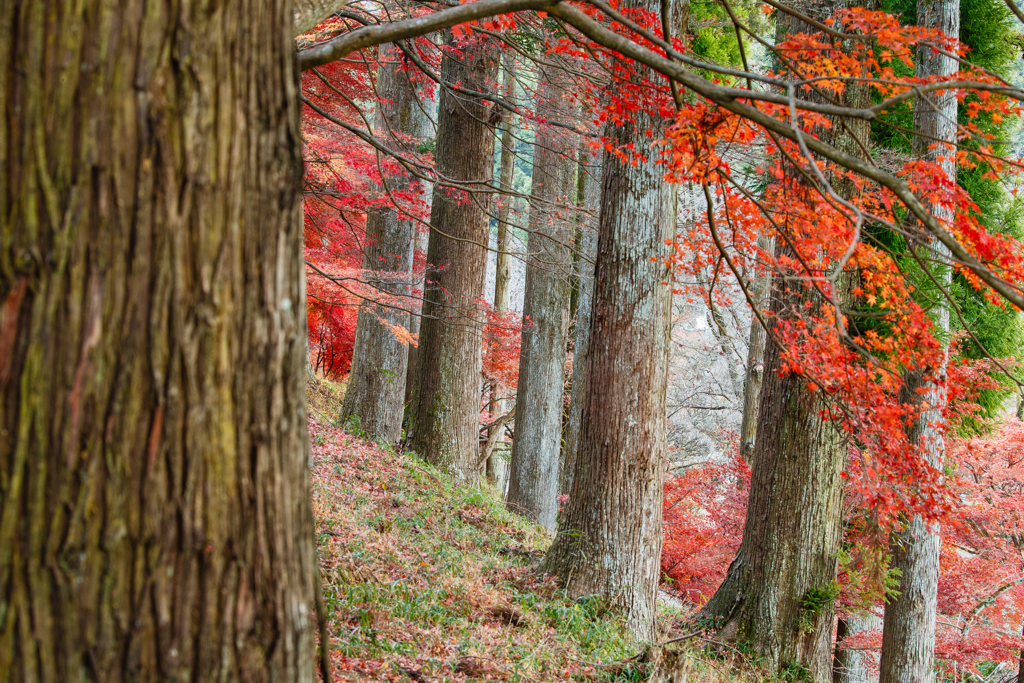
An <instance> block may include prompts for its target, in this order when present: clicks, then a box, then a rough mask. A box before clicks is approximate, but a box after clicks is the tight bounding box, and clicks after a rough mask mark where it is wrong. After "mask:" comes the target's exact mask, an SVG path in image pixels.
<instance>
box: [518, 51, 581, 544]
mask: <svg viewBox="0 0 1024 683" xmlns="http://www.w3.org/2000/svg"><path fill="white" fill-rule="evenodd" d="M568 85H569V83H568V81H567V79H563V78H559V73H558V72H557V71H555V70H551V71H549V72H548V74H547V78H546V79H545V80H544V81H542V82H541V84H540V87H539V92H538V102H537V117H538V119H539V120H541V121H550V120H569V119H571V118H572V114H573V112H572V107H565V106H564V105H563V106H559V103H558V101H559V100H560V99H561V97H562V94H563V92H564V90H565V88H566V87H567V86H568ZM576 146H577V145H576V140H575V139H573V138H572V137H570V136H569V135H568V134H567V133H566V131H564V130H561V129H559V128H556V127H554V126H550V125H540V126H539V128H538V130H537V137H536V143H535V145H534V149H535V151H534V156H533V183H532V189H531V192H530V219H529V229H530V234H529V238H528V243H527V259H526V292H525V295H524V298H523V337H522V353H521V355H520V358H519V386H518V392H517V394H516V432H515V439H514V440H513V441H512V462H511V466H510V469H509V485H508V499H507V500H508V508H509V509H510V510H512V511H514V512H518V513H520V514H523V515H525V516H527V517H529V518H531V519H533V520H536V521H537V522H539V523H540V524H541V525H542V526H543V527H544V528H545V529H547V530H548V531H549V532H553V531H554V530H555V517H556V514H557V512H558V500H557V499H558V464H559V459H558V454H559V450H560V446H561V442H562V392H563V388H564V384H565V353H566V348H565V345H566V341H567V337H568V332H569V285H570V278H571V270H572V260H571V257H570V253H569V248H568V246H567V245H568V244H569V243H570V242H571V241H572V218H573V216H572V212H571V211H570V210H569V207H570V206H571V205H570V203H569V201H570V197H571V195H572V191H573V189H574V186H575V180H576V174H575V170H576V168H575V167H576Z"/></svg>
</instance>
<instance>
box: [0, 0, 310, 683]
mask: <svg viewBox="0 0 1024 683" xmlns="http://www.w3.org/2000/svg"><path fill="white" fill-rule="evenodd" d="M292 22H293V17H292V8H291V3H290V2H288V1H287V0H285V1H273V0H272V1H270V2H265V3H258V4H251V3H250V4H245V5H243V4H242V3H226V2H213V3H207V4H204V5H202V7H200V6H199V5H197V4H195V3H180V4H179V3H150V2H143V1H142V0H124V1H123V2H121V3H119V4H118V5H117V7H116V8H114V7H113V6H112V5H111V3H108V2H101V1H100V0H82V1H76V2H70V1H67V0H33V1H32V2H24V1H21V0H14V1H13V2H10V1H9V2H5V3H3V4H2V5H0V92H2V93H4V96H3V98H2V100H0V102H2V104H0V107H2V108H3V121H4V124H3V125H4V132H3V134H2V136H0V168H2V169H3V170H2V180H0V215H2V216H3V221H4V222H3V223H2V225H0V245H2V247H0V302H2V304H0V433H2V434H3V438H0V679H2V680H18V681H99V680H104V681H120V680H148V681H154V680H168V681H171V680H174V681H187V680H204V681H205V680H219V681H312V680H313V677H314V666H313V662H314V637H313V634H314V630H313V629H312V628H311V626H312V621H311V617H310V607H311V606H312V604H313V599H314V594H315V592H314V587H315V583H314V576H315V552H314V545H313V534H312V517H311V510H310V504H309V471H308V450H307V434H306V414H305V372H304V369H303V368H304V365H305V357H306V339H305V337H306V324H305V288H304V276H303V265H302V263H303V261H302V218H301V207H300V193H301V182H302V161H301V149H302V140H301V137H300V130H299V110H298V80H297V75H296V71H295V57H294V45H293V42H292V27H293V25H292Z"/></svg>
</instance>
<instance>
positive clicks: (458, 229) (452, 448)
mask: <svg viewBox="0 0 1024 683" xmlns="http://www.w3.org/2000/svg"><path fill="white" fill-rule="evenodd" d="M497 68H498V59H497V56H496V50H495V47H494V45H493V44H492V43H491V42H489V41H488V42H483V43H481V44H478V45H475V46H472V47H470V48H467V49H465V50H463V51H462V53H461V55H451V54H448V55H446V56H445V58H444V59H443V60H442V63H441V76H442V78H443V79H444V80H445V81H446V82H447V83H451V84H459V85H460V86H461V87H462V88H464V89H466V90H470V91H478V92H486V91H488V90H490V89H491V88H493V84H494V79H495V77H496V76H497ZM491 114H492V111H491V107H489V106H488V103H487V102H486V101H485V100H483V99H481V98H475V97H471V96H468V95H465V94H463V93H455V92H452V91H451V90H447V89H446V90H444V91H443V92H442V93H441V101H440V107H439V110H438V128H437V146H436V147H435V152H434V161H435V164H436V166H437V171H438V173H439V174H440V175H441V176H442V177H443V178H447V179H450V180H453V181H461V182H464V183H466V184H467V185H468V187H467V188H466V190H462V189H458V190H456V189H452V188H449V187H443V186H441V185H440V184H438V186H437V187H435V189H434V198H433V205H432V206H431V211H430V225H431V231H430V242H429V245H428V247H427V282H426V284H425V285H424V296H423V321H422V326H421V328H420V350H419V354H420V358H421V359H424V360H423V361H421V362H420V364H419V366H420V367H419V379H418V382H417V387H416V392H417V395H415V396H414V397H413V403H414V405H415V408H414V411H413V414H414V415H415V420H414V421H413V423H412V430H413V437H412V446H413V449H414V450H416V451H417V452H418V453H420V454H422V455H423V456H424V457H425V458H426V459H427V460H428V461H429V462H431V463H433V464H435V465H438V466H439V467H441V468H443V469H444V470H446V471H448V472H450V473H451V474H453V475H454V476H456V477H458V478H460V479H462V480H465V481H476V480H477V479H479V477H480V463H479V453H480V445H479V436H478V431H477V426H478V425H479V423H480V372H481V369H482V365H481V355H480V354H481V344H482V339H483V337H482V324H483V321H482V318H481V308H480V305H479V303H478V299H479V298H480V296H481V295H482V293H483V289H484V279H485V276H486V272H487V242H488V239H487V228H488V220H487V211H486V206H487V201H488V198H489V196H490V191H489V190H487V189H486V187H484V186H482V185H481V184H480V183H481V182H486V181H489V180H490V178H491V173H492V166H493V161H494V129H493V122H492V121H491V119H490V117H491ZM467 190H468V191H467ZM426 359H429V361H427V360H426Z"/></svg>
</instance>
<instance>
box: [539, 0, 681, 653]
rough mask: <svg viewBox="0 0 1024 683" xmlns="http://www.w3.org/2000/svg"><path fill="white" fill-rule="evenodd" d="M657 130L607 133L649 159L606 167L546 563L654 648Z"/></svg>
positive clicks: (662, 205) (643, 127) (669, 193)
mask: <svg viewBox="0 0 1024 683" xmlns="http://www.w3.org/2000/svg"><path fill="white" fill-rule="evenodd" d="M622 8H623V9H625V10H630V9H641V10H646V11H649V12H653V13H655V14H657V13H659V12H660V11H661V3H660V2H658V1H657V0H627V2H624V3H623V4H622ZM686 8H687V9H688V5H686ZM679 35H686V33H685V31H680V33H679ZM661 125H662V120H661V117H660V116H656V115H652V114H650V113H648V112H646V111H643V110H639V111H637V112H636V113H635V118H634V119H633V120H631V121H626V122H623V123H621V124H618V125H616V124H609V125H608V126H607V127H606V129H605V135H606V136H607V138H608V139H609V141H610V143H611V144H612V145H613V146H614V147H615V148H617V149H631V148H634V147H635V148H636V149H637V150H638V151H639V152H641V153H644V154H645V155H646V156H645V157H644V158H643V159H642V160H630V161H636V163H635V164H633V163H630V162H624V161H623V160H622V159H620V158H619V157H617V156H616V155H615V154H613V153H612V152H610V151H608V152H606V153H605V156H604V165H603V168H604V170H603V178H602V188H601V190H602V194H601V217H600V221H599V237H598V245H597V263H596V265H595V275H594V302H593V307H592V318H591V334H590V346H589V353H588V356H587V361H586V372H587V385H588V388H589V391H588V394H587V396H586V397H585V399H584V404H583V411H582V418H581V420H580V425H581V426H580V435H579V443H578V446H577V448H576V453H575V463H574V466H573V476H572V485H571V487H570V489H569V500H568V502H567V503H566V504H565V510H564V513H563V514H562V515H561V516H560V517H559V518H558V529H557V534H556V536H555V541H554V543H552V545H551V548H550V549H549V550H548V554H547V557H546V558H545V560H544V569H545V571H547V572H548V573H550V574H552V575H554V576H557V577H559V578H560V579H561V580H562V582H563V583H564V585H565V587H566V589H567V590H568V591H569V592H570V594H573V595H599V596H601V597H602V598H603V599H605V600H607V601H608V603H609V604H610V605H611V606H613V607H616V608H618V609H620V610H621V611H622V612H623V614H624V616H625V619H626V623H627V625H628V627H629V629H630V631H631V632H632V633H633V635H634V636H635V637H636V638H638V639H640V640H652V639H653V638H654V615H655V608H656V596H657V589H658V579H659V578H660V559H661V512H662V511H661V507H662V496H663V493H664V491H663V488H664V484H663V470H664V464H665V463H664V460H665V449H666V443H665V436H666V429H665V394H666V390H667V386H668V352H669V338H670V322H671V307H672V295H671V292H670V290H669V288H668V287H667V286H666V284H665V283H666V281H667V279H668V271H667V268H666V266H665V265H664V260H663V259H664V258H665V256H666V246H665V243H666V240H669V239H671V238H672V236H673V234H674V230H675V192H674V188H672V187H671V186H669V185H668V184H666V183H664V182H663V181H662V176H663V175H664V173H663V170H662V167H661V166H659V165H658V164H657V159H656V155H655V153H654V152H653V151H652V150H651V149H650V147H649V144H650V137H648V134H649V131H656V130H659V127H660V126H661Z"/></svg>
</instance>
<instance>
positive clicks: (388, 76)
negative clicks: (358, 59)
mask: <svg viewBox="0 0 1024 683" xmlns="http://www.w3.org/2000/svg"><path fill="white" fill-rule="evenodd" d="M377 91H378V94H379V96H380V101H379V102H378V105H377V114H376V117H375V121H374V128H375V129H376V130H375V133H376V135H377V137H378V138H379V139H380V140H383V141H384V144H386V145H387V146H388V148H390V149H394V150H395V151H398V152H405V151H410V148H412V150H413V151H414V148H415V146H416V145H417V143H418V142H419V141H420V140H422V139H423V138H425V137H426V136H427V134H428V132H429V126H430V119H429V118H428V117H427V114H426V112H425V111H424V108H423V107H422V106H421V105H420V103H419V101H418V96H417V93H416V86H415V85H414V84H413V83H412V81H410V80H409V74H408V72H407V71H406V70H405V69H404V68H403V65H402V62H401V61H399V60H398V58H397V55H392V61H388V62H384V63H383V64H382V65H381V66H380V68H379V69H378V72H377ZM384 180H385V183H386V190H387V191H389V192H390V193H391V194H392V195H393V196H394V195H396V193H397V194H398V195H401V193H404V192H406V191H407V190H408V189H409V185H410V184H411V183H410V180H409V178H408V176H404V175H399V176H392V177H390V178H385V179H384ZM384 189H385V188H382V191H383V190H384ZM415 240H416V225H415V221H413V220H412V219H411V218H409V217H408V216H404V215H403V214H402V213H401V212H400V211H398V210H397V209H396V208H394V207H381V208H376V209H372V210H370V211H369V212H367V216H366V242H365V247H364V250H363V277H364V278H365V279H366V280H367V281H368V282H369V283H370V284H371V285H372V286H373V287H374V288H376V289H377V290H378V291H380V293H381V297H382V301H381V303H380V305H375V304H374V303H373V302H364V303H363V304H361V305H360V307H359V319H358V321H357V323H356V339H355V346H354V348H353V351H352V372H351V374H350V375H349V380H348V388H347V390H346V392H345V402H344V405H343V406H342V411H341V412H342V416H343V417H346V418H347V417H349V416H354V417H356V418H358V420H359V425H360V427H361V429H362V430H363V431H364V432H366V434H367V435H368V436H369V437H370V438H371V439H374V440H375V441H381V442H383V443H395V442H397V441H398V440H399V437H400V436H401V433H402V412H403V408H404V405H405V380H406V370H407V364H408V362H409V350H408V346H407V344H406V343H405V342H404V341H402V340H400V339H399V338H398V337H396V336H395V331H394V328H405V329H408V328H409V320H410V315H409V312H408V308H409V307H410V306H411V304H412V299H411V298H410V294H411V278H412V260H413V253H414V248H415Z"/></svg>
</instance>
